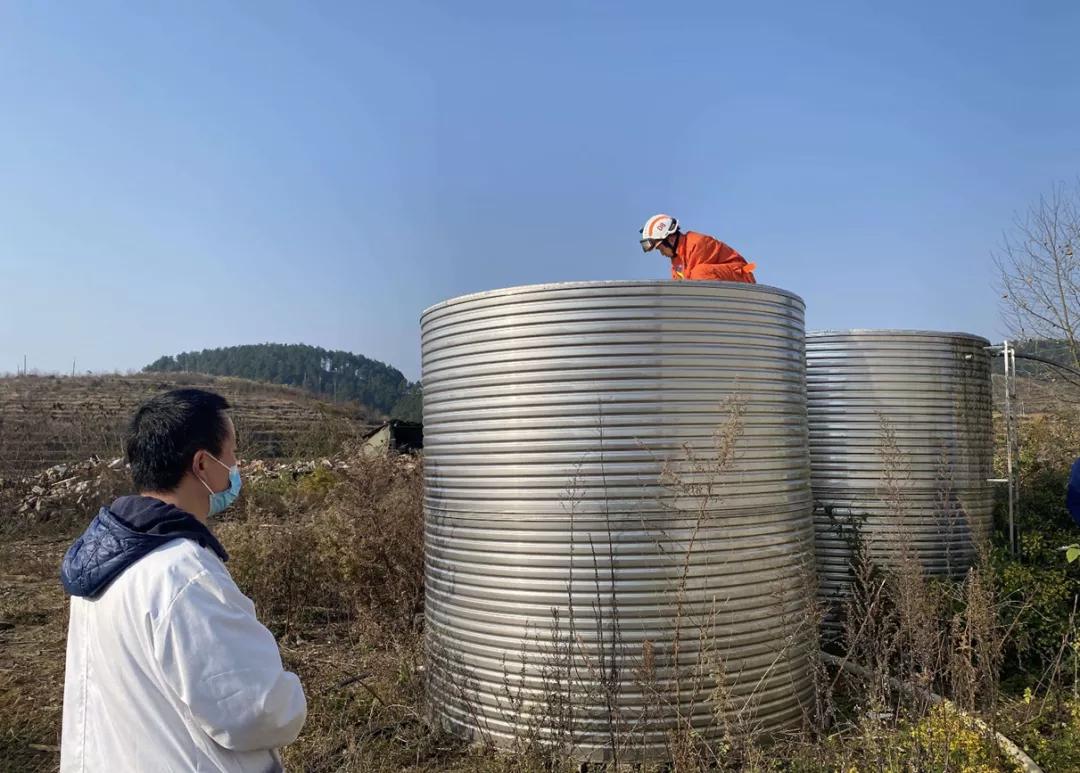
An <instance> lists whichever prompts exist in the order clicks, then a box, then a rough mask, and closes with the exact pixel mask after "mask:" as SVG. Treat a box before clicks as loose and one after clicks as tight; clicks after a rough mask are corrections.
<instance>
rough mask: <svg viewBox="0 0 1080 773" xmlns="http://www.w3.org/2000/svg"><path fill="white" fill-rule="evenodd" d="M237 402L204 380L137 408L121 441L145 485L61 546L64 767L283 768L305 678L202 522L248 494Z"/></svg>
mask: <svg viewBox="0 0 1080 773" xmlns="http://www.w3.org/2000/svg"><path fill="white" fill-rule="evenodd" d="M228 408H229V405H228V403H227V402H226V401H225V399H224V398H222V397H220V396H219V395H216V394H213V393H211V392H205V391H202V390H198V389H181V390H176V391H173V392H168V393H166V394H163V395H159V396H157V397H155V398H153V399H151V400H150V401H149V402H147V403H146V404H145V405H143V406H142V407H141V408H140V409H139V410H138V412H137V413H136V414H135V416H134V418H133V419H132V422H131V428H130V432H129V436H128V441H127V457H128V461H129V463H130V464H131V474H132V478H133V479H134V483H135V487H136V490H138V491H139V492H140V493H139V495H138V496H126V497H120V498H119V499H117V500H116V501H115V502H113V503H112V504H111V505H110V506H109V507H103V508H102V509H101V512H99V513H98V514H97V516H96V517H95V518H94V520H93V521H92V522H91V524H90V526H89V527H88V528H87V530H86V532H85V533H84V534H83V535H82V536H81V537H80V538H79V539H78V540H77V541H76V542H75V543H74V544H73V545H72V546H71V547H70V548H69V549H68V552H67V555H65V556H64V563H63V567H62V569H61V579H62V581H63V583H64V588H65V589H66V590H67V591H68V593H70V594H71V597H72V598H71V618H70V624H69V627H68V642H67V672H66V674H65V679H64V719H63V735H62V740H61V753H60V769H61V771H63V772H64V773H66V772H67V771H79V772H80V773H82V772H84V771H85V772H87V773H92V772H94V771H109V773H114V772H117V773H119V772H120V771H133V772H134V771H139V772H140V773H142V772H144V771H196V770H198V771H244V772H245V773H246V772H247V771H258V773H266V772H267V771H280V770H281V769H282V768H281V759H280V757H279V755H278V753H277V748H278V747H281V746H284V745H286V744H289V743H292V742H293V741H294V740H296V737H297V735H299V733H300V728H301V727H303V724H304V719H305V718H306V716H307V703H306V701H305V699H304V691H303V688H302V687H301V686H300V680H299V678H298V677H297V676H296V674H293V673H290V672H288V671H286V670H285V669H284V668H283V667H282V664H281V656H280V654H279V653H278V647H277V643H276V642H275V641H274V637H273V634H271V633H270V632H269V631H268V630H267V629H266V628H265V627H264V626H263V625H262V624H260V623H259V621H258V620H257V619H256V617H255V607H254V605H253V604H252V603H251V601H250V600H249V599H248V598H247V597H246V596H244V594H242V593H241V592H240V590H239V589H238V588H237V587H236V584H235V583H234V582H233V580H232V577H230V576H229V572H228V570H227V569H226V568H225V564H224V561H226V560H227V559H228V555H227V554H226V553H225V550H224V548H222V547H221V544H220V543H219V542H218V541H217V539H216V538H215V537H214V535H213V534H212V533H211V531H210V529H209V528H207V521H208V519H209V518H210V516H212V515H215V514H217V513H218V512H220V511H221V510H223V509H225V508H226V507H228V506H229V505H230V504H231V503H232V501H233V500H234V499H235V498H236V495H237V494H239V492H240V473H239V469H238V466H237V458H236V431H235V429H234V428H233V424H232V420H231V419H230V418H229V417H228V415H227V414H226V413H225V411H226V410H227V409H228Z"/></svg>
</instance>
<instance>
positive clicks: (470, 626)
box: [422, 282, 814, 757]
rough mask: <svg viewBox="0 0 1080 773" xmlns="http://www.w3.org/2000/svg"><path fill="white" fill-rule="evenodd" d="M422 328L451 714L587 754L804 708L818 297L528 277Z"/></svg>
mask: <svg viewBox="0 0 1080 773" xmlns="http://www.w3.org/2000/svg"><path fill="white" fill-rule="evenodd" d="M422 337H423V341H422V349H423V386H424V430H425V516H426V526H425V540H426V543H425V548H426V563H425V582H426V602H425V617H426V626H427V644H426V646H427V653H428V662H429V674H428V693H429V702H430V706H431V710H432V712H433V714H434V716H435V718H436V719H437V721H439V722H440V723H441V724H442V725H443V726H445V727H447V728H449V729H450V730H452V731H453V732H455V733H457V734H459V735H462V736H465V737H471V738H480V739H485V740H488V741H492V742H494V743H497V744H501V745H507V744H509V743H511V742H512V741H513V739H515V738H518V739H530V738H540V739H542V740H545V741H548V742H552V743H558V744H562V745H564V746H566V747H568V748H571V749H572V750H573V752H574V753H576V754H578V755H581V756H588V757H611V756H613V755H614V754H615V753H616V750H617V749H618V748H622V747H625V746H628V745H629V746H632V747H633V748H635V749H638V750H639V751H640V750H642V749H644V750H646V752H648V751H653V752H660V751H662V750H663V749H664V748H665V745H666V744H667V743H668V742H669V740H670V735H669V733H670V731H671V730H672V729H673V728H675V727H677V726H682V727H684V729H692V730H693V731H694V732H698V733H701V734H702V735H703V736H704V737H706V738H711V737H716V736H717V735H718V734H719V733H720V732H721V729H720V727H721V725H722V724H724V723H727V724H728V728H729V730H730V727H732V726H735V725H736V724H737V722H745V723H746V724H745V727H755V728H758V729H764V730H766V731H775V730H778V729H781V728H788V727H792V726H795V725H798V724H799V723H801V722H802V719H803V716H804V713H805V712H806V711H807V710H808V709H809V703H810V699H811V690H812V685H811V678H810V673H809V667H808V660H807V653H808V651H809V650H810V648H811V647H812V646H813V641H814V635H813V633H814V632H813V631H812V630H811V629H812V628H813V627H814V626H813V625H812V623H811V624H810V625H808V623H810V622H811V621H809V617H808V615H807V611H808V602H809V599H810V595H808V594H812V587H813V585H814V581H813V578H812V571H813V567H812V562H813V559H812V544H813V528H812V519H811V507H810V505H811V500H810V489H809V458H808V454H807V447H806V403H805V396H806V393H805V372H804V371H805V360H804V330H803V303H802V301H801V300H800V299H799V298H798V297H797V296H794V295H792V294H790V293H788V292H784V291H782V290H777V289H774V288H769V287H765V286H762V285H744V284H733V283H713V282H678V283H673V282H600V283H574V284H559V285H539V286H532V287H517V288H511V289H507V290H496V291H493V292H487V293H481V294H478V295H471V296H465V297H462V298H455V299H453V300H450V301H447V302H445V303H442V304H439V305H437V306H434V307H432V308H430V309H428V310H427V311H425V312H424V314H423V317H422ZM808 570H809V572H810V573H811V574H810V575H809V578H808V575H807V571H808ZM718 716H720V717H723V718H724V722H719V721H718V720H717V717H718Z"/></svg>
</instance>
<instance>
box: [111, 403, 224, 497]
mask: <svg viewBox="0 0 1080 773" xmlns="http://www.w3.org/2000/svg"><path fill="white" fill-rule="evenodd" d="M228 409H229V403H228V401H227V400H226V399H225V398H224V397H222V396H221V395H218V394H214V393H213V392H207V391H205V390H202V389H174V390H173V391H171V392H166V393H165V394H162V395H157V396H156V397H153V398H151V399H150V400H148V401H146V402H145V403H143V405H142V406H141V407H140V408H139V410H138V411H136V412H135V415H134V416H133V417H132V419H131V425H130V426H129V428H128V436H127V460H128V463H129V464H131V477H132V479H133V480H134V482H135V488H136V490H138V491H172V490H173V489H175V488H176V487H177V486H178V485H180V481H181V480H182V479H183V477H184V474H185V473H186V472H187V471H188V469H190V467H191V460H192V459H194V458H195V454H196V452H198V451H200V450H205V451H209V452H210V453H212V454H213V455H214V456H220V455H221V447H222V444H223V443H224V442H225V439H226V437H228V433H229V427H228V424H227V423H226V421H225V414H224V413H223V411H226V410H228Z"/></svg>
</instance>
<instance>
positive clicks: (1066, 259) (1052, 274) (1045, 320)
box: [992, 179, 1080, 368]
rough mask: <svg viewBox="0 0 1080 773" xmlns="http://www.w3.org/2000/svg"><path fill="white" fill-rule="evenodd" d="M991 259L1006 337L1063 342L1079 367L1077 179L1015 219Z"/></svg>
mask: <svg viewBox="0 0 1080 773" xmlns="http://www.w3.org/2000/svg"><path fill="white" fill-rule="evenodd" d="M992 258H993V261H994V266H995V267H996V268H997V273H998V279H997V283H996V287H997V290H998V291H999V292H1000V293H1001V301H1000V307H1001V315H1002V318H1003V320H1004V321H1005V324H1006V325H1007V326H1008V328H1009V333H1010V335H1011V336H1012V337H1014V338H1017V339H1020V340H1023V339H1029V338H1051V339H1057V340H1064V341H1065V342H1066V343H1067V344H1068V347H1069V352H1070V354H1071V357H1072V363H1071V364H1072V365H1073V366H1074V367H1077V368H1080V179H1078V180H1077V181H1076V183H1075V184H1074V185H1073V186H1071V187H1070V186H1066V185H1065V183H1057V184H1055V185H1054V186H1053V188H1052V189H1051V190H1050V192H1049V193H1048V194H1047V195H1044V196H1040V197H1039V201H1038V203H1037V204H1035V205H1033V206H1032V207H1031V208H1029V209H1028V211H1027V212H1026V213H1024V214H1023V215H1017V217H1016V219H1015V221H1014V223H1013V228H1012V230H1011V231H1010V232H1007V233H1005V234H1004V235H1003V237H1002V243H1001V247H999V248H998V249H997V250H995V251H994V252H993V253H992Z"/></svg>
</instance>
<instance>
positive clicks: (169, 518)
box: [60, 496, 229, 598]
mask: <svg viewBox="0 0 1080 773" xmlns="http://www.w3.org/2000/svg"><path fill="white" fill-rule="evenodd" d="M174 539H190V540H194V541H195V542H197V543H198V544H200V545H202V546H203V547H204V548H209V549H210V550H213V551H214V552H215V553H216V554H217V555H218V557H219V558H221V560H222V561H228V560H229V554H228V553H226V552H225V548H223V547H222V546H221V543H220V542H218V540H217V538H216V537H215V536H214V535H213V534H212V533H211V532H210V530H209V529H208V528H206V526H205V525H204V524H202V523H200V522H199V520H198V519H197V518H195V516H193V515H192V514H191V513H189V512H187V511H185V510H181V509H180V508H179V507H176V506H175V505H170V504H169V503H168V502H162V501H161V500H160V499H154V498H153V497H144V496H126V497H120V498H119V499H117V500H116V501H115V502H113V503H112V504H111V505H110V506H109V507H103V508H101V511H100V512H99V513H98V514H97V515H96V516H94V520H93V521H91V522H90V525H89V526H88V527H87V528H86V531H85V532H83V534H82V536H81V537H79V538H78V539H77V540H75V542H74V543H73V544H72V546H71V547H70V548H68V550H67V553H66V554H65V555H64V562H63V564H62V565H61V567H60V580H61V582H63V584H64V590H66V591H67V592H68V593H70V594H71V595H72V596H85V597H91V598H92V597H94V596H97V595H98V594H99V593H101V592H102V591H103V590H105V588H106V587H107V586H108V585H109V583H111V582H112V581H113V580H115V579H116V578H117V577H119V576H120V574H121V573H122V572H123V571H124V570H125V569H127V568H128V567H129V566H131V565H132V564H134V563H135V562H136V561H138V560H139V559H140V558H142V557H143V556H145V555H146V554H147V553H149V552H151V551H153V550H156V549H157V548H159V547H161V546H162V545H164V544H166V543H167V542H171V541H172V540H174Z"/></svg>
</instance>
